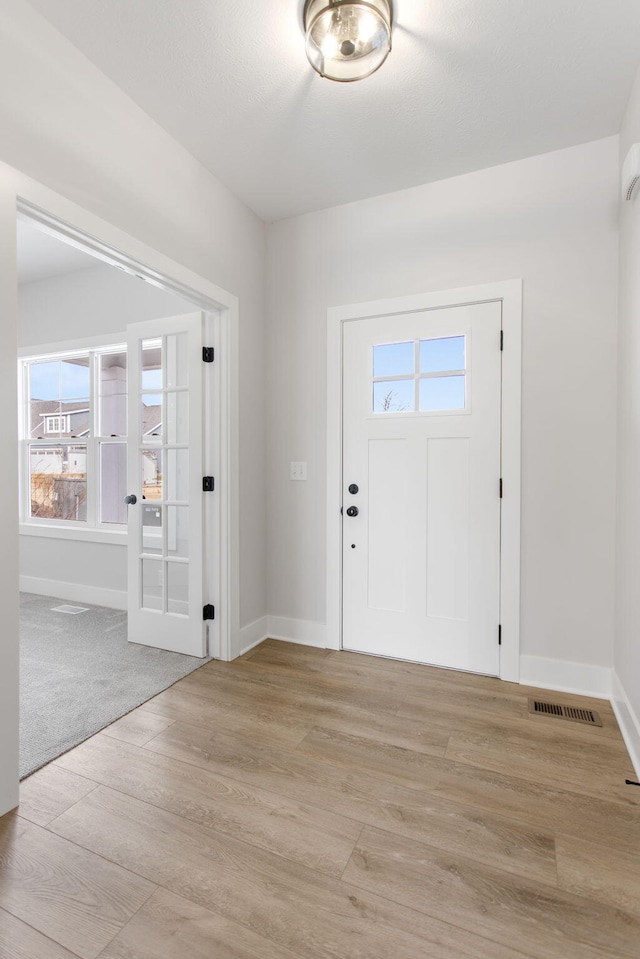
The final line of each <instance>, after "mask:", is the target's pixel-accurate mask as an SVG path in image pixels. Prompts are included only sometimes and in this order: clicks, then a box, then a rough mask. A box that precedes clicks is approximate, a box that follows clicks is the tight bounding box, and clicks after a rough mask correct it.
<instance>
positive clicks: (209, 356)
mask: <svg viewBox="0 0 640 959" xmlns="http://www.w3.org/2000/svg"><path fill="white" fill-rule="evenodd" d="M213 353H214V350H213V347H212V346H203V347H202V362H203V363H213Z"/></svg>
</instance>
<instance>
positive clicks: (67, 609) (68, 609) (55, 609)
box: [51, 603, 89, 616]
mask: <svg viewBox="0 0 640 959" xmlns="http://www.w3.org/2000/svg"><path fill="white" fill-rule="evenodd" d="M51 612H52V613H69V614H70V615H71V616H77V615H78V613H88V612H89V607H88V606H69V604H68V603H63V604H62V606H52V607H51Z"/></svg>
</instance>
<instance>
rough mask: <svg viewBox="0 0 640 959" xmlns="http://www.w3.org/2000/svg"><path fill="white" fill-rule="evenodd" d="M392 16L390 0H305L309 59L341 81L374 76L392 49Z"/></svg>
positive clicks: (327, 75)
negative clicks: (356, 0)
mask: <svg viewBox="0 0 640 959" xmlns="http://www.w3.org/2000/svg"><path fill="white" fill-rule="evenodd" d="M391 18H392V9H391V0H366V2H365V0H360V2H358V3H350V2H349V0H306V2H305V5H304V32H305V35H306V46H307V57H308V59H309V63H310V64H311V66H312V67H313V69H314V70H315V71H316V72H317V73H319V74H320V76H321V77H327V78H328V79H329V80H338V81H340V82H342V83H349V82H350V81H352V80H363V79H364V78H365V77H369V76H371V74H372V73H375V71H376V70H377V69H378V68H379V67H381V66H382V64H383V63H384V61H385V60H386V59H387V56H388V54H389V51H390V50H391Z"/></svg>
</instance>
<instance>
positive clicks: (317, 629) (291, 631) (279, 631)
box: [267, 616, 327, 649]
mask: <svg viewBox="0 0 640 959" xmlns="http://www.w3.org/2000/svg"><path fill="white" fill-rule="evenodd" d="M267 626H268V633H267V635H268V636H269V638H270V639H281V640H283V641H284V642H286V643H299V644H300V645H301V646H317V647H318V648H319V649H326V647H327V627H326V625H325V624H324V623H312V622H310V621H309V620H306V619H289V618H288V617H287V616H267Z"/></svg>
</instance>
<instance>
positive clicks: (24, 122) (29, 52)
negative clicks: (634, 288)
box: [0, 0, 266, 813]
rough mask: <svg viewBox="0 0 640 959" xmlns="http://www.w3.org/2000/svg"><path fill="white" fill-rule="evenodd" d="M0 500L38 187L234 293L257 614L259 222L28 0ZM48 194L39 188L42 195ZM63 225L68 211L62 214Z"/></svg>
mask: <svg viewBox="0 0 640 959" xmlns="http://www.w3.org/2000/svg"><path fill="white" fill-rule="evenodd" d="M0 161H1V162H2V165H0V218H1V219H0V316H1V317H2V324H3V330H2V335H3V350H2V352H1V354H0V393H1V399H2V408H3V410H4V411H5V414H6V415H5V416H3V417H2V422H1V425H0V443H1V444H2V449H3V453H4V454H5V455H3V457H2V459H1V461H0V496H1V498H2V501H3V502H4V503H11V502H16V498H17V494H16V480H15V474H16V469H15V466H16V463H15V456H11V455H6V454H7V453H11V451H12V450H14V440H15V437H14V422H15V419H14V417H13V416H12V415H9V414H10V413H11V411H12V410H13V409H14V407H15V342H14V340H15V334H14V330H13V323H14V320H13V317H14V316H15V289H14V287H15V202H16V195H24V194H25V193H27V194H28V195H29V196H30V198H32V199H33V198H38V197H40V196H41V197H42V202H41V203H40V205H44V206H46V204H47V197H48V196H50V194H49V192H48V191H53V192H54V193H55V195H56V196H58V197H61V198H63V200H64V201H65V202H64V204H61V205H65V204H66V207H68V209H69V210H71V209H72V207H71V205H70V202H69V201H71V203H75V204H77V210H78V216H80V215H81V211H83V210H84V211H88V213H89V214H90V215H92V216H95V217H101V218H102V219H103V220H104V221H106V222H107V223H109V224H112V225H113V226H115V227H116V228H117V229H119V230H121V231H123V233H126V234H127V235H128V236H130V237H133V238H135V240H136V241H140V242H141V243H144V244H147V245H148V246H149V247H151V248H153V249H154V250H157V251H159V253H160V254H163V255H165V256H166V257H169V258H171V259H172V260H174V261H177V262H178V263H179V264H181V265H183V266H184V267H185V268H188V269H189V270H191V271H192V272H194V273H197V274H199V275H201V276H203V277H205V278H206V279H207V280H209V281H210V282H211V283H215V284H216V285H217V286H219V287H222V288H223V289H225V290H228V291H229V292H231V293H233V294H236V295H237V296H238V298H239V304H240V307H239V308H240V330H239V338H240V344H239V346H240V349H239V353H240V382H239V385H238V386H237V393H236V395H237V396H238V398H239V416H240V437H241V439H240V450H239V467H240V481H239V490H238V494H237V495H238V499H239V504H240V546H239V556H238V557H234V558H233V563H234V565H235V564H236V563H237V564H238V566H239V574H240V575H239V579H240V589H241V592H240V622H241V624H243V623H249V622H251V621H253V620H255V619H257V618H259V617H261V616H263V615H264V613H265V611H266V601H265V578H264V564H265V529H264V485H263V482H262V477H263V464H264V419H263V409H264V404H263V393H264V350H263V342H264V330H263V283H264V239H265V235H264V233H265V231H264V226H263V224H262V223H261V221H260V220H259V219H258V218H257V217H256V216H255V215H254V214H253V213H252V212H251V211H250V210H248V209H247V208H246V207H245V206H244V205H243V204H242V203H241V202H240V201H239V200H238V199H237V198H236V197H235V196H233V194H232V193H231V192H230V191H229V190H227V189H226V188H225V187H224V186H223V185H222V184H221V183H220V182H219V181H217V180H216V179H215V178H214V177H212V176H211V175H210V174H209V173H207V171H206V170H205V169H204V168H203V167H202V166H201V165H200V164H199V163H197V162H196V161H195V160H194V159H193V158H192V157H191V156H190V155H189V154H188V153H187V151H186V150H184V149H183V148H182V147H180V146H179V145H178V144H177V143H176V142H175V141H174V140H173V139H172V138H171V137H170V136H169V135H168V134H166V133H165V132H164V131H163V130H161V129H160V127H158V126H157V124H155V123H154V122H153V121H152V120H150V118H149V117H148V116H147V115H146V114H145V113H144V112H143V111H142V110H140V109H139V108H138V107H136V106H135V105H134V104H133V102H132V101H131V100H129V99H128V98H127V97H126V96H125V95H124V93H123V92H122V91H121V90H120V89H119V88H118V87H117V86H116V85H115V84H113V83H111V82H110V81H109V80H107V78H106V77H104V76H103V75H102V74H101V73H100V72H99V71H98V70H97V69H96V68H95V67H94V66H93V65H92V64H91V63H90V62H89V61H88V60H87V59H86V58H85V57H83V56H82V55H81V54H80V53H79V52H78V51H77V50H76V49H75V48H74V47H73V46H72V45H71V44H70V43H68V42H67V41H66V40H65V39H64V38H63V37H62V36H61V35H60V34H58V33H57V32H56V31H55V30H54V29H53V28H52V27H51V26H50V25H49V24H48V23H47V22H46V21H45V20H44V19H43V18H42V17H40V16H38V15H37V14H36V13H35V12H34V10H33V9H32V8H31V7H30V6H29V4H28V3H26V2H24V0H5V2H4V4H3V16H2V18H1V22H0ZM43 188H44V189H43ZM71 219H72V221H73V219H74V217H73V216H71ZM16 521H17V516H15V517H14V515H13V514H12V512H11V510H5V511H4V515H3V520H2V525H1V526H0V535H1V537H2V543H3V549H2V551H1V553H0V604H1V605H2V610H3V641H2V644H0V677H1V679H0V683H2V688H0V702H1V706H0V709H1V710H2V715H1V717H0V720H1V722H0V769H1V770H2V775H1V779H0V813H2V812H4V811H5V810H6V809H8V808H10V807H11V806H12V805H15V802H16V801H17V751H16V744H17V735H18V734H17V718H18V717H17V608H16V599H17V570H16V568H15V567H16V565H17V564H16V562H15V556H16V553H17V541H18V531H17V522H16Z"/></svg>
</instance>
